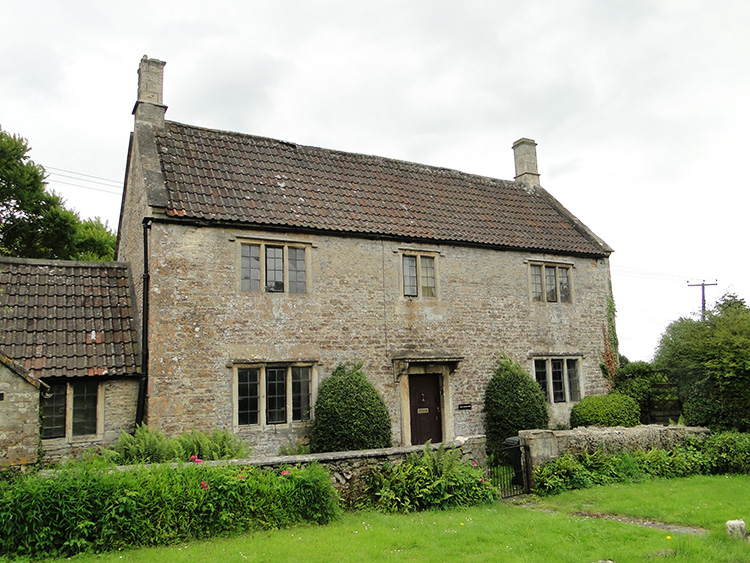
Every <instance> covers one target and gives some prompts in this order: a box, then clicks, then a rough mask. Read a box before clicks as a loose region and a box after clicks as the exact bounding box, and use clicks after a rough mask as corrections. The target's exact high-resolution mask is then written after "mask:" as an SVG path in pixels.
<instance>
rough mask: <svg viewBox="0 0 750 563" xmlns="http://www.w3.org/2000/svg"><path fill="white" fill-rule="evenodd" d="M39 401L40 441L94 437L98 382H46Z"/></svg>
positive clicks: (96, 417)
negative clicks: (43, 393)
mask: <svg viewBox="0 0 750 563" xmlns="http://www.w3.org/2000/svg"><path fill="white" fill-rule="evenodd" d="M49 387H50V390H49V394H48V396H46V397H45V396H43V397H42V399H41V405H40V406H41V411H42V412H41V416H42V431H41V434H42V438H45V439H47V438H65V437H66V436H87V435H91V434H97V429H98V428H97V427H98V420H99V419H98V405H99V383H98V382H97V381H88V380H84V381H74V382H71V383H64V382H63V383H49Z"/></svg>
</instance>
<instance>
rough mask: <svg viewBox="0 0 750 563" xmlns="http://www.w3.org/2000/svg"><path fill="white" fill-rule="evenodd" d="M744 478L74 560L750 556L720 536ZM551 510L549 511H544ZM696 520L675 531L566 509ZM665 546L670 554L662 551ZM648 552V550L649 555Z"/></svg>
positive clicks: (360, 518) (740, 509) (733, 514)
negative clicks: (699, 530)
mask: <svg viewBox="0 0 750 563" xmlns="http://www.w3.org/2000/svg"><path fill="white" fill-rule="evenodd" d="M749 491H750V477H747V476H731V477H724V476H718V477H691V478H688V479H678V480H657V481H652V482H647V483H643V484H636V485H613V486H607V487H597V488H594V489H588V490H584V491H573V492H569V493H565V494H564V495H560V496H557V497H549V498H544V499H532V500H533V501H534V502H533V503H528V500H529V499H524V503H523V504H522V503H497V504H495V505H492V506H489V507H487V506H485V507H476V508H472V509H467V510H455V511H447V512H427V513H419V514H414V515H384V514H378V513H350V514H347V515H345V516H344V518H343V519H342V520H340V521H339V522H337V523H335V524H332V525H329V526H322V527H300V528H293V529H286V530H278V531H271V532H257V533H252V534H248V535H245V536H240V537H233V538H221V539H214V540H212V541H206V542H195V543H189V544H182V545H176V546H170V547H165V548H152V549H139V550H133V551H124V552H117V553H110V554H104V555H88V556H82V557H75V558H73V560H74V561H80V562H87V561H113V562H114V561H117V562H128V561H149V562H152V561H153V562H160V561H163V562H180V561H240V562H244V561H447V560H461V561H477V562H479V561H482V562H484V561H489V560H494V561H525V562H534V561H539V562H550V561H554V562H568V561H569V562H571V563H572V562H575V563H581V562H583V563H586V562H593V561H598V560H599V559H612V560H614V561H616V562H617V563H625V562H629V561H649V560H651V561H653V560H657V561H658V560H661V559H662V557H660V556H664V555H673V556H671V557H669V559H667V560H668V561H670V562H691V563H694V562H704V561H717V562H723V561H726V562H739V561H750V544H748V543H745V542H741V541H737V540H730V539H729V538H728V537H726V533H725V532H724V522H725V521H726V520H731V519H736V518H750V495H748V492H749ZM552 510H554V512H552ZM577 512H586V513H592V514H593V513H613V514H619V515H626V516H628V517H631V518H644V519H654V520H660V521H665V522H670V523H673V524H681V525H690V526H700V527H704V528H706V529H707V530H708V534H707V535H704V536H694V535H689V534H680V533H675V532H669V531H665V530H660V529H653V528H647V527H642V526H637V525H634V524H628V523H623V522H618V521H613V520H604V519H599V518H592V517H586V516H576V515H574V513H577ZM667 550H673V551H674V552H675V554H672V552H671V551H667ZM649 556H651V558H649Z"/></svg>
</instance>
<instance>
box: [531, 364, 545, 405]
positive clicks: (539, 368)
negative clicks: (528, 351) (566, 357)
mask: <svg viewBox="0 0 750 563" xmlns="http://www.w3.org/2000/svg"><path fill="white" fill-rule="evenodd" d="M534 375H535V376H536V382H537V383H538V384H539V387H541V388H542V391H543V392H544V399H545V400H547V401H549V393H548V392H547V360H534Z"/></svg>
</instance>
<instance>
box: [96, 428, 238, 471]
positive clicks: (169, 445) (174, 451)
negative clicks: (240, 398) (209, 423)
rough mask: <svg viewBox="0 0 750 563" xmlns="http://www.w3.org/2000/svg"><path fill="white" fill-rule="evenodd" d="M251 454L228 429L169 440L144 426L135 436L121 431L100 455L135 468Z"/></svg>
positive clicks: (195, 431) (191, 432) (191, 433)
mask: <svg viewBox="0 0 750 563" xmlns="http://www.w3.org/2000/svg"><path fill="white" fill-rule="evenodd" d="M250 452H251V449H250V448H249V447H248V445H247V444H246V443H245V442H243V441H242V440H241V439H240V438H239V437H238V436H236V435H235V434H232V433H231V432H229V430H214V431H213V432H212V433H211V434H210V435H206V434H204V433H203V432H200V431H198V430H192V431H190V432H187V433H185V434H182V435H180V436H178V437H177V438H167V437H166V436H165V435H164V434H162V433H161V432H160V431H159V430H152V429H150V428H149V427H148V426H146V425H145V424H141V425H139V426H137V427H136V429H135V432H134V433H133V434H128V433H127V432H121V433H120V437H119V438H118V440H117V442H115V444H114V445H113V446H112V447H111V449H110V450H109V451H106V450H104V451H102V452H101V453H102V455H104V456H106V457H109V458H110V459H111V460H112V461H113V462H115V463H117V464H119V465H134V464H137V463H162V462H166V461H187V460H188V459H190V457H191V456H196V457H198V458H200V459H203V460H218V459H241V458H244V457H248V456H249V455H250ZM112 454H114V455H112Z"/></svg>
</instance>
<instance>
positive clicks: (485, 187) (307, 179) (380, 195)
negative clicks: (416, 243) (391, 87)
mask: <svg viewBox="0 0 750 563" xmlns="http://www.w3.org/2000/svg"><path fill="white" fill-rule="evenodd" d="M157 131H158V132H157V133H156V143H157V150H158V154H159V159H160V162H161V167H162V172H163V174H164V177H165V181H166V186H165V187H166V192H167V194H166V195H167V209H166V211H167V213H168V214H169V215H171V216H173V217H184V218H186V219H200V220H208V221H225V222H237V223H246V224H251V225H253V226H256V227H264V226H268V227H274V228H278V227H282V228H289V229H292V230H293V229H302V230H322V231H328V232H340V233H342V234H344V233H349V234H353V235H354V234H356V235H360V236H386V237H395V238H405V239H412V240H425V241H431V242H441V243H453V244H472V245H475V244H478V245H488V246H492V247H500V248H513V249H527V250H534V251H543V252H553V253H563V254H582V255H593V256H606V255H608V254H609V253H610V252H611V249H610V248H609V247H608V246H607V245H606V244H604V243H603V242H602V241H600V240H599V239H597V238H596V237H595V236H594V235H593V234H592V233H591V232H590V231H588V229H587V228H586V227H584V226H583V225H581V224H580V222H578V221H577V219H575V217H573V216H572V215H570V214H569V213H568V212H567V211H565V209H564V208H563V207H562V206H561V205H560V204H559V203H558V202H557V201H556V200H554V198H552V197H551V196H550V195H549V194H548V193H547V192H546V191H545V190H543V189H542V188H540V187H529V186H526V185H525V184H522V183H520V182H512V181H505V180H496V179H493V178H487V177H484V176H477V175H472V174H466V173H463V172H458V171H456V170H449V169H445V168H437V167H432V166H426V165H422V164H416V163H412V162H404V161H400V160H393V159H387V158H381V157H377V156H367V155H361V154H353V153H346V152H340V151H334V150H328V149H321V148H316V147H309V146H302V145H296V144H293V143H287V142H283V141H278V140H274V139H268V138H264V137H256V136H252V135H245V134H240V133H231V132H224V131H216V130H211V129H203V128H199V127H194V126H190V125H183V124H180V123H175V122H171V121H167V122H166V123H165V128H164V129H163V130H158V129H157Z"/></svg>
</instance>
